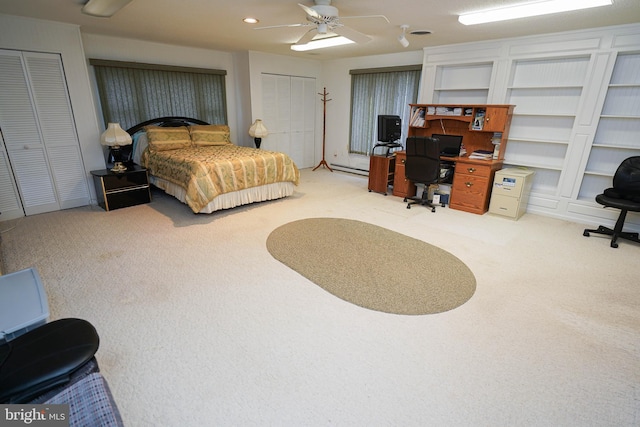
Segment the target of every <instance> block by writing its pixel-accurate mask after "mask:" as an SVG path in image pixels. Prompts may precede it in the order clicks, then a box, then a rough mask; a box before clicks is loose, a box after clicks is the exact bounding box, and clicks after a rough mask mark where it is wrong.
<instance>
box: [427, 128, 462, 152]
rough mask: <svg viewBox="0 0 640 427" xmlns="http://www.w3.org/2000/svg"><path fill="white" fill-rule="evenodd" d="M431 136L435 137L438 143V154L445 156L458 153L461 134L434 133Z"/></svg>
mask: <svg viewBox="0 0 640 427" xmlns="http://www.w3.org/2000/svg"><path fill="white" fill-rule="evenodd" d="M431 137H432V138H437V139H438V141H439V143H440V155H441V156H445V157H457V156H459V155H460V146H461V145H462V135H442V134H437V133H434V134H433V135H431Z"/></svg>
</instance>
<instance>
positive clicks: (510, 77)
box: [419, 26, 640, 229]
mask: <svg viewBox="0 0 640 427" xmlns="http://www.w3.org/2000/svg"><path fill="white" fill-rule="evenodd" d="M419 102H421V103H438V104H465V103H475V104H509V105H515V109H514V113H513V119H512V121H511V126H510V131H509V140H508V146H507V149H506V152H505V162H504V164H505V167H522V168H527V169H529V170H533V171H535V175H534V177H533V185H532V190H531V197H530V199H529V204H528V210H529V211H532V212H536V213H541V214H548V215H550V216H556V217H560V218H567V219H575V220H579V221H581V222H593V223H606V222H609V223H612V222H614V221H615V218H616V217H617V212H616V211H615V210H612V209H602V206H600V205H598V204H597V203H596V202H595V196H596V195H597V194H599V193H601V192H602V191H603V190H604V189H605V188H607V187H610V186H611V185H612V177H613V174H614V173H615V171H616V169H617V167H618V166H619V164H620V163H621V162H622V160H624V159H625V158H627V157H631V156H640V27H638V26H627V27H620V28H612V29H611V30H609V29H603V30H601V31H594V32H583V33H577V34H576V35H575V36H574V37H573V38H568V37H562V36H553V35H552V36H547V37H539V38H536V39H533V38H523V39H510V40H501V41H496V42H487V43H481V44H473V43H472V44H468V45H457V46H452V47H437V48H427V49H425V60H424V63H423V75H422V92H421V97H420V101H419ZM603 220H604V221H603ZM627 226H628V228H631V229H640V215H638V214H635V213H630V214H629V216H628V217H627Z"/></svg>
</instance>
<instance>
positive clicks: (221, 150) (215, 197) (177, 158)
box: [127, 117, 300, 213]
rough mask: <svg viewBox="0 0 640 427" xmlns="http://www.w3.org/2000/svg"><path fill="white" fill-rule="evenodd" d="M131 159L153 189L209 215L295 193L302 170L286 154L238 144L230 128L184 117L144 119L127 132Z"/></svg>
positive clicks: (196, 211) (194, 210) (197, 211)
mask: <svg viewBox="0 0 640 427" xmlns="http://www.w3.org/2000/svg"><path fill="white" fill-rule="evenodd" d="M127 132H128V133H129V134H130V135H131V136H132V139H133V144H132V148H131V154H130V156H131V160H132V161H133V162H134V163H136V164H139V165H141V166H143V167H145V168H146V169H147V170H148V172H149V181H150V183H151V184H153V185H154V186H155V187H158V188H160V189H162V190H164V191H165V192H166V193H168V194H170V195H172V196H173V197H175V198H177V199H178V200H180V201H181V202H182V203H185V204H187V205H188V206H189V207H190V208H191V210H192V211H193V212H195V213H212V212H215V211H218V210H221V209H230V208H233V207H236V206H241V205H246V204H250V203H255V202H261V201H266V200H274V199H280V198H283V197H287V196H290V195H292V194H293V193H294V190H295V186H296V185H298V181H299V178H300V172H299V171H298V168H297V166H296V165H295V163H294V162H293V161H292V160H291V158H290V157H289V156H287V155H286V154H284V153H278V152H273V151H266V150H260V149H257V148H251V147H242V146H238V145H236V144H234V143H233V142H232V141H231V138H230V133H229V127H228V126H226V125H210V124H208V123H206V122H203V121H201V120H197V119H192V118H187V117H162V118H158V119H153V120H148V121H146V122H143V123H140V124H138V125H136V126H133V127H131V128H129V129H128V130H127Z"/></svg>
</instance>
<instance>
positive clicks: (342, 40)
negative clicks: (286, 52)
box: [291, 36, 355, 52]
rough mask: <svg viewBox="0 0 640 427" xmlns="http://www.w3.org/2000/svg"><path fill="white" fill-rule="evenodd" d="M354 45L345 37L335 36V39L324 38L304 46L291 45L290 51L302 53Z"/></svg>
mask: <svg viewBox="0 0 640 427" xmlns="http://www.w3.org/2000/svg"><path fill="white" fill-rule="evenodd" d="M351 43H355V42H354V41H353V40H349V39H348V38H346V37H342V36H337V37H325V38H323V39H318V40H311V41H310V42H309V43H305V44H294V45H291V50H295V51H297V52H304V51H307V50H314V49H322V48H325V47H333V46H342V45H345V44H351Z"/></svg>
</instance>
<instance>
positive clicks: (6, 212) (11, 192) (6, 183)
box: [0, 132, 24, 221]
mask: <svg viewBox="0 0 640 427" xmlns="http://www.w3.org/2000/svg"><path fill="white" fill-rule="evenodd" d="M23 216H24V210H23V209H22V203H21V202H20V196H19V195H18V189H17V188H16V182H15V180H14V179H13V171H12V170H11V164H10V163H9V156H8V155H7V150H6V148H5V145H4V139H3V138H2V132H0V221H6V220H8V219H15V218H21V217H23Z"/></svg>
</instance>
